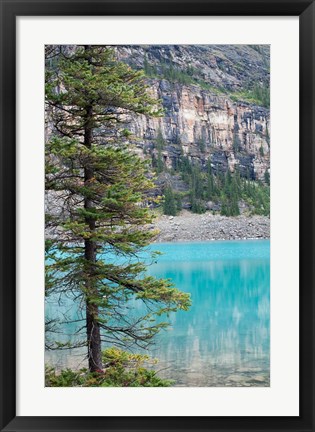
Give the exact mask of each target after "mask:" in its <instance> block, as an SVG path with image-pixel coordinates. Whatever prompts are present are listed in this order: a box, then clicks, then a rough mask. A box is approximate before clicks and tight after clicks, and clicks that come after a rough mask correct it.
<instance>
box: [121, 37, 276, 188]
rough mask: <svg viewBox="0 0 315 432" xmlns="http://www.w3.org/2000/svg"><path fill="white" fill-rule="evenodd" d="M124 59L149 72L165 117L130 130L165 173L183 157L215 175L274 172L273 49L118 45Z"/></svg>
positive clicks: (261, 177) (254, 175) (142, 122)
mask: <svg viewBox="0 0 315 432" xmlns="http://www.w3.org/2000/svg"><path fill="white" fill-rule="evenodd" d="M115 49H116V52H117V56H118V59H119V60H122V61H125V62H127V63H128V64H130V65H131V66H132V67H133V68H136V69H144V70H145V73H146V75H147V80H148V84H149V86H150V89H151V91H152V93H153V94H154V95H155V96H156V97H158V98H159V99H161V102H162V105H163V108H164V110H165V115H164V117H162V118H154V119H152V118H151V119H149V118H146V117H144V116H143V117H138V118H137V119H134V120H133V121H132V123H131V124H130V125H129V129H130V130H131V132H133V134H134V136H136V138H137V139H136V140H135V143H136V145H137V147H138V149H139V153H142V154H145V155H148V157H149V156H151V157H153V158H154V157H155V158H157V157H158V154H157V153H158V149H157V145H156V140H157V137H158V135H159V134H160V135H161V136H162V137H163V140H164V144H163V147H162V148H161V149H160V152H161V153H160V156H161V155H162V158H163V163H164V165H165V167H166V168H167V169H171V168H173V169H176V166H177V165H178V161H179V159H180V157H181V156H182V155H186V156H188V158H189V159H190V160H191V161H193V162H198V163H199V164H200V166H201V167H202V166H205V165H206V163H207V161H209V160H210V161H211V165H212V167H213V171H214V173H216V172H223V173H226V171H227V169H229V170H230V171H231V172H234V171H235V168H236V167H238V171H239V172H240V175H241V176H244V177H245V176H247V178H248V177H249V178H251V179H253V180H254V179H255V180H262V181H264V179H265V173H266V172H268V173H269V168H270V111H269V46H266V45H264V46H262V45H259V46H257V45H250V46H249V45H235V46H231V45H208V46H203V45H194V46H189V45H184V46H182V45H181V46H175V45H174V46H158V45H154V46H134V45H133V46H119V47H116V48H115Z"/></svg>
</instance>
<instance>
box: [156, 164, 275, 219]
mask: <svg viewBox="0 0 315 432" xmlns="http://www.w3.org/2000/svg"><path fill="white" fill-rule="evenodd" d="M216 171H218V170H216ZM175 172H179V173H180V174H181V177H182V179H183V180H184V181H185V182H186V183H187V184H188V185H189V193H188V194H186V196H188V198H189V202H190V206H191V211H192V212H194V213H204V212H205V211H206V203H207V201H212V202H214V203H216V204H218V205H219V206H221V211H220V213H221V215H224V216H238V215H239V214H240V209H239V202H240V201H243V202H244V203H245V204H247V205H248V207H249V209H250V213H251V214H258V215H266V216H268V215H269V213H270V176H269V173H268V172H267V171H266V173H265V177H264V180H265V183H262V182H260V181H253V180H250V176H249V174H248V175H247V178H246V177H241V176H240V173H239V171H238V170H236V171H235V173H234V174H232V173H231V172H230V170H227V171H226V173H225V174H223V173H222V172H218V173H217V174H214V173H213V169H212V166H211V162H210V160H208V161H207V165H206V167H205V168H202V167H201V166H200V165H199V163H198V162H196V163H193V162H191V161H190V159H189V158H188V157H186V156H181V157H180V160H179V163H178V168H177V170H176V171H175ZM182 195H183V194H182ZM175 197H176V193H175V192H174V191H172V190H171V189H170V188H167V189H166V190H165V201H164V206H163V210H164V214H172V215H175V214H176V213H177V212H178V209H179V207H177V210H176V211H175V210H174V209H175ZM166 203H167V205H166Z"/></svg>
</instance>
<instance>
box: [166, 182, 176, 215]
mask: <svg viewBox="0 0 315 432" xmlns="http://www.w3.org/2000/svg"><path fill="white" fill-rule="evenodd" d="M163 210H164V214H166V215H170V216H176V214H177V205H176V201H175V197H174V192H173V189H172V188H171V187H170V186H168V187H166V188H165V191H164V204H163Z"/></svg>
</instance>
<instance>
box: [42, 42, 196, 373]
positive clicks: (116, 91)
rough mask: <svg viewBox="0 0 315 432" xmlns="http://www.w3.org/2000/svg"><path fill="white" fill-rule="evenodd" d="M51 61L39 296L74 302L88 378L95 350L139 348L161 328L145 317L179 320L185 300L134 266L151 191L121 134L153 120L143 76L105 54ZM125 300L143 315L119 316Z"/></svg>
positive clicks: (68, 54) (96, 49) (74, 53)
mask: <svg viewBox="0 0 315 432" xmlns="http://www.w3.org/2000/svg"><path fill="white" fill-rule="evenodd" d="M61 51H62V52H61V55H59V57H58V64H57V67H55V68H54V69H53V70H51V69H50V70H48V73H47V78H46V82H47V84H46V102H47V113H48V114H47V119H46V120H47V125H48V127H49V134H48V135H49V139H48V141H47V143H46V191H47V194H48V195H49V196H50V201H52V202H53V207H54V208H53V211H48V214H47V216H46V226H47V229H48V232H49V233H50V234H49V236H48V238H47V242H46V256H47V266H46V291H47V294H48V295H50V294H51V293H59V294H60V295H68V296H71V295H72V296H76V297H77V298H80V302H81V305H82V306H83V312H84V314H85V317H84V321H83V327H85V328H86V342H85V344H86V346H87V354H88V364H89V370H90V371H91V372H94V371H99V370H101V369H102V367H103V364H102V343H103V342H106V343H107V344H108V343H112V344H114V345H116V346H125V347H127V348H128V347H131V346H133V345H138V346H142V347H146V346H147V345H148V343H149V342H150V340H151V339H152V337H153V336H154V335H155V334H156V333H157V332H158V331H159V330H160V329H161V328H163V327H165V325H166V323H164V322H160V323H156V321H155V319H154V318H155V316H156V315H160V314H161V313H163V312H166V313H167V312H169V311H176V310H178V309H184V310H186V309H187V308H188V307H189V303H190V300H189V296H188V295H187V294H185V293H182V292H180V291H179V290H177V289H176V288H174V287H173V285H172V284H171V282H170V281H168V280H163V279H155V278H153V277H150V276H146V275H145V270H146V265H145V264H144V263H143V262H141V260H139V259H134V258H137V257H138V256H139V253H140V252H141V251H142V249H143V247H145V246H146V245H148V243H149V242H150V240H152V237H153V234H152V233H151V232H150V231H148V230H146V229H145V227H144V226H145V224H148V223H151V221H152V217H151V215H150V213H149V212H148V209H147V208H146V207H145V206H144V202H145V198H146V194H147V192H148V191H149V190H150V189H152V188H153V184H152V182H151V181H149V180H148V178H147V175H146V166H145V164H144V162H143V161H141V160H140V159H139V158H138V157H137V156H136V155H135V154H133V152H132V151H130V149H127V148H125V147H124V145H123V140H124V138H125V134H124V133H123V132H122V131H124V130H126V129H125V126H126V122H127V120H128V117H129V116H130V115H132V116H134V115H139V114H142V115H150V116H158V115H160V113H161V111H160V110H159V107H158V104H157V101H156V100H155V99H153V98H151V97H150V96H149V94H148V91H147V87H146V85H145V82H144V78H143V73H142V72H141V71H133V70H132V69H131V68H130V67H128V66H127V65H126V64H124V63H121V62H117V60H116V59H115V56H114V52H113V50H112V49H109V48H104V47H101V46H91V45H85V46H83V47H75V49H70V48H69V49H64V50H61ZM120 125H122V126H123V128H122V129H120ZM113 257H119V259H116V260H115V259H113ZM133 298H135V299H141V300H142V301H143V302H144V304H145V305H147V306H148V310H147V313H146V314H145V316H141V317H139V316H135V317H133V316H132V314H127V313H126V311H127V308H128V304H129V303H128V302H130V301H131V299H133Z"/></svg>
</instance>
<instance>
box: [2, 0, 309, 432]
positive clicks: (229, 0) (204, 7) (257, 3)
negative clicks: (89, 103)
mask: <svg viewBox="0 0 315 432" xmlns="http://www.w3.org/2000/svg"><path fill="white" fill-rule="evenodd" d="M0 4H1V9H0V11H1V59H0V64H1V124H0V133H1V145H0V163H1V173H0V175H1V177H0V179H1V180H0V229H1V231H0V232H1V237H0V278H1V279H0V281H1V290H0V308H1V309H0V320H1V348H0V350H1V354H0V378H1V382H0V397H1V402H0V429H1V431H7V432H8V431H50V432H53V431H111V430H115V431H123V430H125V431H129V430H148V431H153V430H154V431H171V430H187V429H188V430H189V429H190V430H193V429H194V430H209V431H219V430H220V431H222V430H224V431H235V430H247V431H249V430H250V431H258V430H259V431H269V432H271V431H289V430H290V431H304V432H307V431H314V430H315V429H314V412H315V411H314V406H315V404H314V316H315V315H314V304H315V303H314V291H313V290H314V268H315V267H314V247H313V245H314V228H313V226H314V216H315V215H314V203H315V201H314V168H315V164H314V155H315V151H314V129H315V118H314V101H315V63H314V61H315V55H314V52H315V26H314V24H315V5H314V2H313V1H310V0H247V1H246V0H213V1H211V0H197V1H193V0H181V1H180V0H155V1H145V0H143V1H140V0H138V1H133V0H116V1H114V0H112V1H106V0H92V1H88V0H83V1H80V0H61V1H60V0H52V1H43V0H42V1H39V0H20V1H19V0H17V1H16V0H0ZM94 15H109V16H110V15H129V16H137V15H138V16H140V15H141V16H146V15H169V16H172V15H177V16H179V15H181V16H182V15H187V16H197V15H212V16H299V25H300V42H299V43H300V117H299V122H300V161H299V164H300V165H299V167H300V178H299V181H300V186H299V187H300V203H299V206H300V328H299V334H300V415H299V416H298V417H251V416H248V417H42V416H40V413H39V416H37V417H18V416H16V348H15V333H16V323H15V321H16V311H15V305H16V293H15V283H16V239H17V237H16V192H15V187H16V149H15V136H16V131H15V127H16V126H15V111H16V102H15V100H16V87H15V67H16V17H18V16H94ZM288 91H289V90H288ZM279 319H281V317H279ZM30 392H31V389H30Z"/></svg>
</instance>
